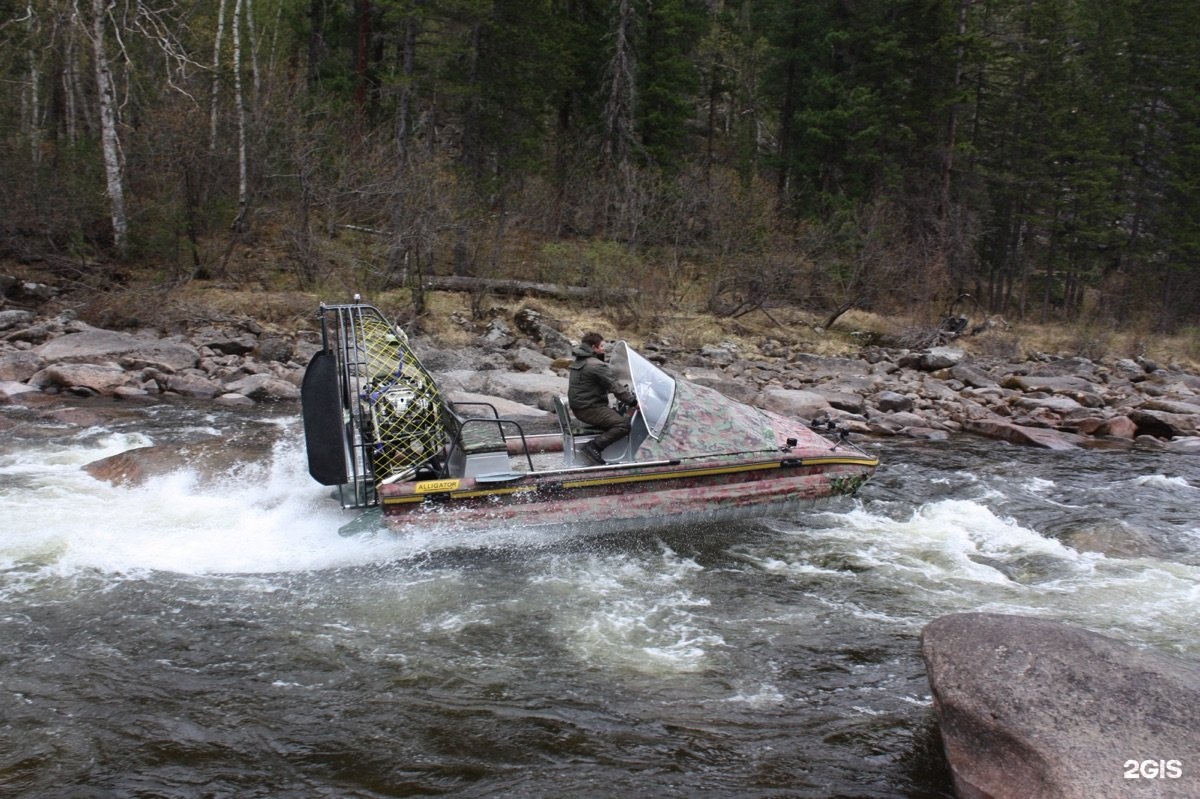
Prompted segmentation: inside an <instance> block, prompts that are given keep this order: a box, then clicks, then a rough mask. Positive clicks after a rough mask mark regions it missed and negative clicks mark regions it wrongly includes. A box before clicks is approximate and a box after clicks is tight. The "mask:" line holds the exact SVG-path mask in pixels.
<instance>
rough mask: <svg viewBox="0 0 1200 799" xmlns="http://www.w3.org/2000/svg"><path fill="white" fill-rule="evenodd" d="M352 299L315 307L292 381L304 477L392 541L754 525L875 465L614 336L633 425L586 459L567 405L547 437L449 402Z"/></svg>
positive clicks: (866, 474) (372, 312)
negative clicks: (310, 339) (523, 530)
mask: <svg viewBox="0 0 1200 799" xmlns="http://www.w3.org/2000/svg"><path fill="white" fill-rule="evenodd" d="M355 299H356V301H355V302H354V303H351V304H345V305H327V304H321V306H320V308H319V318H320V323H321V336H322V349H321V350H320V351H319V352H318V353H316V354H315V355H314V356H313V358H312V360H311V361H310V362H309V365H308V368H307V370H306V372H305V375H304V381H303V385H302V388H301V406H302V414H303V426H304V435H305V444H306V450H307V456H308V467H309V473H310V475H311V476H312V477H313V478H314V479H315V480H316V481H317V482H318V483H320V484H322V485H326V486H332V487H334V491H333V492H332V493H333V496H334V497H335V498H336V499H337V500H338V501H339V502H340V503H341V505H342V507H343V508H346V509H369V508H378V509H379V510H380V511H381V512H382V519H383V521H384V523H385V524H386V525H387V527H388V528H390V529H391V530H393V531H396V532H398V533H405V532H411V531H426V532H437V531H443V530H445V531H455V532H462V531H467V532H469V531H472V530H485V529H493V528H497V527H504V526H522V527H526V526H527V527H575V526H578V527H585V528H587V529H589V530H605V529H632V528H639V527H647V526H654V525H660V524H664V523H671V524H677V523H678V524H690V523H703V522H715V521H724V520H728V519H731V518H736V517H739V516H764V515H771V514H776V513H780V512H784V511H787V510H789V509H792V508H794V507H796V506H798V505H803V504H804V503H808V502H810V501H812V500H818V499H822V498H825V497H830V496H837V495H846V494H853V493H855V492H856V491H857V490H858V489H859V488H860V487H861V486H862V485H863V483H865V482H866V481H867V480H868V479H869V478H870V476H871V475H872V474H873V473H874V471H875V469H876V467H877V466H878V465H879V460H878V459H877V458H875V457H873V456H871V455H869V454H867V453H866V452H864V451H863V450H861V449H860V448H859V447H857V446H856V445H855V444H853V443H852V442H851V441H850V440H849V438H848V436H847V434H846V433H845V432H838V431H826V435H828V437H826V435H822V434H821V433H819V432H817V431H815V430H814V429H813V428H812V425H811V424H810V423H806V422H804V421H803V420H799V419H789V418H786V417H784V416H781V415H779V414H776V413H772V412H769V411H766V410H762V409H759V408H755V407H753V406H750V405H747V404H744V403H741V402H737V401H735V400H732V399H730V398H728V397H726V396H724V395H722V394H720V393H719V392H717V391H715V390H714V389H711V388H708V387H706V386H701V385H698V384H695V383H691V382H689V381H687V380H684V379H682V378H680V377H675V376H672V375H671V374H669V373H668V372H667V371H665V370H664V369H662V368H660V367H659V366H658V365H656V364H655V363H653V362H652V361H650V360H649V359H648V358H645V357H643V356H642V355H641V354H639V353H638V352H637V351H636V350H634V349H633V347H631V346H629V345H628V344H627V343H626V342H624V341H620V342H617V343H616V344H615V345H614V346H613V350H612V353H611V355H610V358H609V360H610V363H611V365H612V368H613V370H614V372H615V373H616V374H617V376H618V377H619V378H620V379H622V380H624V381H625V383H626V384H627V385H628V386H629V387H630V388H631V390H632V391H633V393H634V394H635V396H636V397H637V400H638V403H637V406H636V408H635V409H634V410H633V411H632V418H631V428H632V429H631V432H630V434H629V435H628V436H627V437H625V438H624V439H622V440H619V441H617V442H615V443H613V444H612V445H610V446H609V447H608V448H607V449H605V451H604V452H603V456H604V458H603V460H604V462H603V463H593V462H592V461H591V460H590V459H588V458H587V456H586V455H583V454H582V453H581V451H580V447H582V446H583V445H584V444H585V443H587V442H588V441H590V440H591V438H592V437H593V435H595V433H596V431H592V430H588V429H587V428H583V427H580V426H579V425H578V424H577V423H576V422H575V420H574V419H573V418H572V417H571V415H570V412H569V410H568V408H567V405H566V400H565V398H563V397H554V398H553V405H554V407H555V411H556V416H557V422H558V428H559V429H558V431H557V432H551V433H534V432H532V431H531V432H526V430H525V429H524V425H523V423H522V422H521V421H520V420H519V419H514V418H504V417H501V416H500V414H499V413H498V412H497V411H496V409H495V407H494V406H491V405H487V404H478V403H454V402H450V401H448V400H447V399H446V398H445V396H444V394H443V392H442V391H441V390H440V389H439V387H438V384H437V382H436V380H435V379H434V377H433V376H432V375H431V374H430V372H429V371H427V370H426V369H425V367H424V366H422V364H421V362H420V360H419V359H418V358H417V356H416V354H415V353H414V351H413V348H412V347H411V346H410V343H409V340H408V337H407V335H406V334H405V333H404V331H403V330H402V329H401V328H399V327H398V326H396V325H394V324H392V323H391V322H390V321H389V320H388V319H387V317H385V316H384V315H383V313H381V312H380V311H379V310H378V309H377V308H375V307H374V306H372V305H369V304H364V303H362V302H359V301H357V298H355ZM350 527H351V528H352V527H353V525H351V526H350Z"/></svg>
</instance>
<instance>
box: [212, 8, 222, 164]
mask: <svg viewBox="0 0 1200 799" xmlns="http://www.w3.org/2000/svg"><path fill="white" fill-rule="evenodd" d="M224 38H225V0H220V5H219V6H218V7H217V35H216V37H215V39H214V43H213V60H212V111H211V116H212V120H211V123H210V127H211V129H210V131H209V139H208V151H209V152H210V153H212V152H216V150H217V120H218V117H219V113H218V107H219V101H220V96H221V42H222V40H223V39H224Z"/></svg>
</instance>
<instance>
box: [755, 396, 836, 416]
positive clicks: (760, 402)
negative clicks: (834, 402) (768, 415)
mask: <svg viewBox="0 0 1200 799" xmlns="http://www.w3.org/2000/svg"><path fill="white" fill-rule="evenodd" d="M754 404H755V405H757V406H758V407H760V408H764V409H766V410H768V411H774V412H775V413H778V414H779V415H780V416H786V417H788V418H790V419H812V418H814V417H816V416H818V415H820V414H823V413H825V412H827V411H828V410H829V407H830V405H829V400H827V399H825V398H824V397H823V396H821V395H820V394H818V393H816V392H815V391H800V390H797V389H791V388H766V389H763V391H762V392H761V393H759V395H758V398H757V399H756V400H755V401H754Z"/></svg>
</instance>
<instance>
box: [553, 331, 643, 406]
mask: <svg viewBox="0 0 1200 799" xmlns="http://www.w3.org/2000/svg"><path fill="white" fill-rule="evenodd" d="M571 354H572V355H574V356H575V362H574V363H572V364H571V368H570V370H569V376H568V379H567V403H568V404H569V405H570V406H571V410H573V411H574V410H577V409H579V408H598V407H604V408H607V407H608V395H609V394H613V395H615V396H616V398H617V399H619V400H620V401H621V402H624V403H627V404H630V405H632V404H633V403H634V402H636V401H637V400H636V398H635V397H634V395H633V392H632V391H630V390H629V388H628V387H627V386H626V385H625V384H624V383H621V382H620V381H618V380H617V378H616V375H614V374H613V371H612V367H610V366H609V365H608V364H607V363H605V362H604V361H603V360H602V359H600V358H599V357H597V356H596V353H594V352H592V350H591V349H590V348H588V347H582V346H580V347H576V348H575V349H574V350H573V351H572V352H571Z"/></svg>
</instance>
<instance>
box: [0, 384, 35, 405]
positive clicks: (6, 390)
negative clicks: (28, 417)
mask: <svg viewBox="0 0 1200 799" xmlns="http://www.w3.org/2000/svg"><path fill="white" fill-rule="evenodd" d="M40 393H41V392H40V391H38V389H37V388H35V387H33V386H29V385H26V384H25V383H19V382H17V381H15V380H0V403H9V402H12V401H14V400H15V399H17V398H18V397H20V396H21V395H23V394H40Z"/></svg>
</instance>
